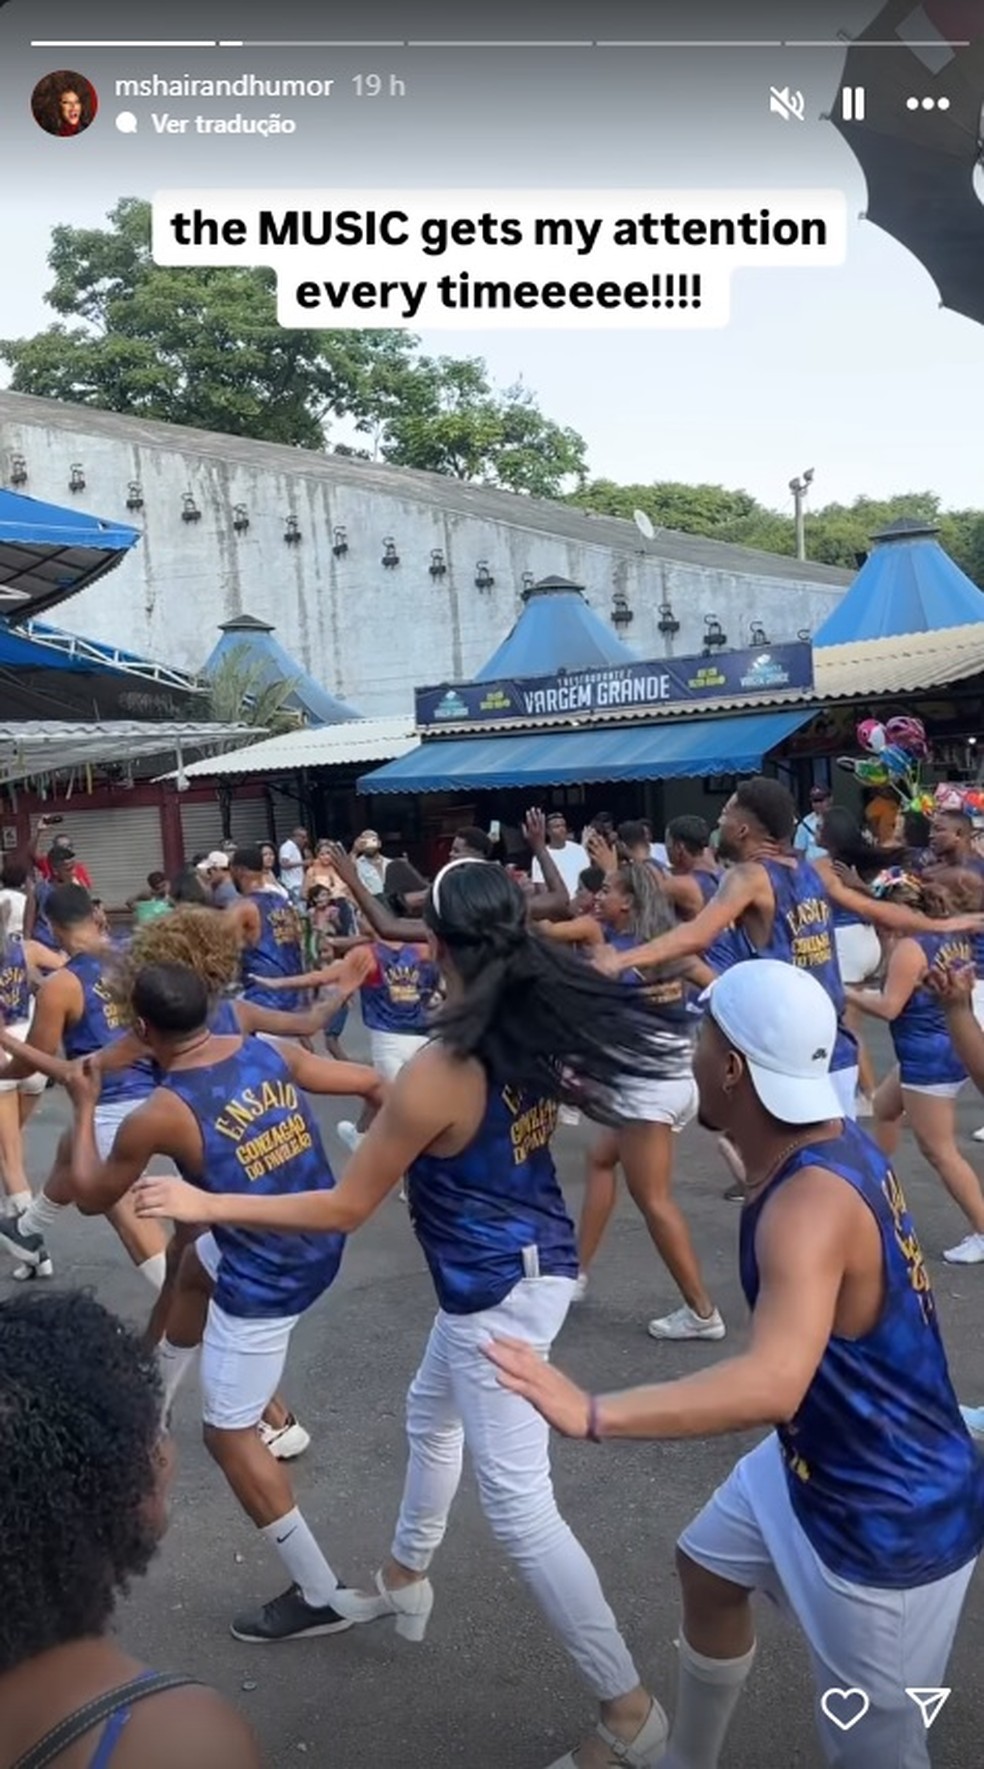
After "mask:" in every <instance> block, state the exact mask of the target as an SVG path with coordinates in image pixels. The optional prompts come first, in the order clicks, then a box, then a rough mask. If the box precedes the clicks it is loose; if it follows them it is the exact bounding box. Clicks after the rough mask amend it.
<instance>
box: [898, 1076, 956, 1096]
mask: <svg viewBox="0 0 984 1769" xmlns="http://www.w3.org/2000/svg"><path fill="white" fill-rule="evenodd" d="M899 1086H900V1087H901V1089H902V1092H903V1093H925V1094H926V1095H928V1097H929V1098H930V1099H956V1097H957V1095H958V1093H960V1092H962V1090H963V1087H964V1082H963V1081H933V1082H930V1083H929V1084H928V1085H927V1086H926V1087H917V1086H915V1085H914V1083H913V1082H911V1081H902V1080H900V1082H899Z"/></svg>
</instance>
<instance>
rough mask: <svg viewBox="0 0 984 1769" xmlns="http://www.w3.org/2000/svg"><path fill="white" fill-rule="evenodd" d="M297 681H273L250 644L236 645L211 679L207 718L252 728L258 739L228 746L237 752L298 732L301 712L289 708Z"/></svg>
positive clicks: (241, 740)
mask: <svg viewBox="0 0 984 1769" xmlns="http://www.w3.org/2000/svg"><path fill="white" fill-rule="evenodd" d="M297 686H298V684H297V681H296V680H294V681H278V682H271V681H270V680H269V679H268V677H267V674H266V671H265V669H264V667H263V663H262V662H261V660H260V659H258V658H256V657H254V656H253V655H252V653H251V650H250V647H249V646H248V645H234V646H232V648H231V649H230V650H229V651H227V652H226V653H225V656H224V657H222V658H220V659H219V662H218V664H217V665H216V667H215V669H214V670H213V671H212V673H211V675H210V676H209V679H208V700H209V708H208V718H209V719H210V720H213V721H214V723H215V724H217V725H251V726H252V727H253V728H254V730H255V732H256V736H255V737H252V738H250V737H245V738H243V737H237V738H236V739H235V740H234V741H233V742H231V743H230V744H229V745H228V746H227V747H229V748H231V749H238V748H240V747H241V746H242V745H243V744H246V743H255V742H257V741H259V739H260V738H262V737H277V736H279V734H280V733H281V732H282V731H296V730H297V728H298V726H299V725H302V724H303V722H304V721H303V718H302V716H301V714H300V713H299V712H297V711H296V710H295V709H294V708H292V707H291V706H289V705H288V702H289V701H290V699H291V698H292V696H293V695H294V694H295V693H296V691H297Z"/></svg>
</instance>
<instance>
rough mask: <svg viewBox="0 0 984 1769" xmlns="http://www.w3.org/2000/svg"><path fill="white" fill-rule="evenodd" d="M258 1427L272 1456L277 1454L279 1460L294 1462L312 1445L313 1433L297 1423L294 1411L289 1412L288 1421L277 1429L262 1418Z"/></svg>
mask: <svg viewBox="0 0 984 1769" xmlns="http://www.w3.org/2000/svg"><path fill="white" fill-rule="evenodd" d="M256 1429H257V1431H258V1432H259V1435H260V1437H261V1439H262V1441H263V1442H264V1443H265V1444H266V1447H267V1449H268V1450H269V1451H270V1454H271V1456H276V1458H277V1461H278V1462H293V1461H294V1460H295V1458H296V1457H297V1456H303V1454H304V1451H305V1450H306V1449H310V1447H311V1433H310V1432H309V1431H305V1429H304V1427H303V1425H299V1424H298V1423H297V1420H296V1419H295V1418H294V1415H293V1413H290V1414H288V1416H287V1420H286V1422H285V1423H284V1424H283V1425H281V1426H280V1428H279V1430H277V1431H275V1430H274V1428H273V1426H272V1425H268V1424H267V1422H266V1420H265V1419H261V1420H260V1423H259V1424H258V1426H257V1427H256Z"/></svg>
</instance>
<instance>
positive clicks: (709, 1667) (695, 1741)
mask: <svg viewBox="0 0 984 1769" xmlns="http://www.w3.org/2000/svg"><path fill="white" fill-rule="evenodd" d="M754 1658H755V1647H754V1646H753V1647H752V1649H751V1651H750V1652H746V1653H745V1655H744V1657H743V1658H705V1657H704V1654H703V1653H701V1652H695V1651H694V1649H693V1647H692V1646H691V1645H690V1644H689V1643H688V1641H687V1640H686V1639H685V1638H684V1636H683V1634H681V1635H680V1669H679V1675H678V1681H677V1705H676V1714H675V1716H674V1720H673V1729H672V1731H671V1733H670V1746H669V1750H668V1751H667V1753H666V1756H665V1757H664V1758H663V1762H662V1765H661V1769H718V1761H719V1759H720V1755H721V1748H722V1746H723V1744H724V1739H725V1734H726V1733H727V1730H728V1727H729V1725H730V1724H731V1716H732V1714H733V1713H734V1711H735V1708H736V1707H737V1705H738V1698H739V1696H740V1695H741V1692H742V1690H743V1688H744V1687H745V1683H746V1682H747V1680H748V1674H749V1672H750V1670H751V1668H752V1662H753V1660H754Z"/></svg>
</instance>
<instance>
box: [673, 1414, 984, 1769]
mask: <svg viewBox="0 0 984 1769" xmlns="http://www.w3.org/2000/svg"><path fill="white" fill-rule="evenodd" d="M913 1527H917V1526H916V1525H915V1524H914V1526H913ZM680 1547H681V1549H682V1550H683V1552H684V1554H686V1555H687V1556H688V1557H689V1559H691V1560H694V1561H696V1563H697V1565H698V1566H702V1567H705V1568H706V1570H707V1571H708V1572H712V1573H715V1574H716V1575H717V1577H718V1578H721V1579H727V1580H728V1581H729V1582H730V1583H731V1584H734V1585H741V1586H742V1587H743V1588H744V1589H745V1590H748V1591H761V1592H762V1593H763V1594H764V1595H765V1596H767V1597H769V1598H770V1599H771V1600H772V1601H773V1602H774V1603H775V1604H776V1605H777V1606H778V1607H779V1608H780V1609H781V1610H782V1611H783V1612H784V1613H785V1614H786V1615H788V1616H791V1617H792V1618H793V1619H794V1620H795V1621H796V1622H798V1623H799V1626H800V1628H801V1629H802V1631H803V1633H804V1634H805V1636H806V1640H807V1644H808V1646H809V1648H810V1657H811V1660H812V1663H813V1679H814V1686H815V1689H816V1695H817V1701H816V1710H815V1711H816V1719H817V1727H818V1730H819V1733H820V1739H821V1743H822V1745H823V1748H824V1752H825V1755H826V1758H827V1762H828V1763H830V1764H832V1765H835V1766H836V1769H882V1766H883V1765H884V1766H886V1769H887V1765H889V1764H891V1769H929V1752H928V1750H927V1744H926V1740H927V1734H926V1730H925V1727H924V1726H923V1721H922V1716H921V1714H920V1712H919V1709H918V1708H917V1707H916V1705H915V1703H914V1702H912V1701H911V1700H910V1699H909V1697H908V1696H907V1695H906V1693H905V1691H906V1689H907V1688H910V1689H912V1688H922V1689H933V1688H937V1687H940V1686H942V1685H943V1684H944V1682H945V1677H946V1667H947V1661H948V1659H949V1657H950V1652H951V1650H952V1647H953V1638H954V1635H955V1634H956V1631H957V1623H958V1622H959V1620H960V1612H961V1610H962V1608H963V1604H964V1598H965V1597H966V1595H967V1587H968V1585H969V1584H970V1580H971V1576H972V1574H973V1571H974V1566H975V1564H976V1562H975V1561H970V1562H969V1563H968V1565H967V1566H964V1567H961V1568H960V1570H959V1571H958V1572H955V1573H951V1574H950V1576H949V1577H948V1578H944V1579H937V1580H936V1581H935V1583H933V1584H930V1585H920V1586H918V1587H916V1589H914V1590H910V1591H892V1590H883V1589H881V1588H879V1587H875V1586H868V1585H854V1584H851V1583H849V1581H848V1580H847V1579H842V1578H838V1577H837V1575H836V1573H832V1572H831V1571H830V1570H829V1568H828V1567H826V1566H825V1565H824V1564H823V1562H822V1560H821V1559H820V1558H819V1555H818V1554H817V1553H816V1551H815V1549H814V1548H813V1547H812V1546H811V1544H810V1541H809V1538H808V1537H807V1535H806V1533H805V1531H804V1530H803V1529H802V1527H801V1526H800V1524H799V1522H798V1521H797V1518H796V1515H795V1513H794V1511H793V1507H792V1503H791V1501H790V1497H789V1489H788V1486H787V1484H786V1472H785V1469H784V1467H783V1461H782V1451H781V1449H780V1446H779V1439H778V1437H777V1436H776V1434H775V1433H774V1432H773V1433H772V1435H771V1436H770V1437H768V1438H766V1440H765V1442H764V1443H762V1444H760V1445H759V1447H758V1449H756V1450H753V1451H752V1453H751V1455H749V1456H743V1457H742V1460H741V1461H740V1462H739V1463H738V1464H737V1466H736V1467H735V1468H734V1469H733V1470H732V1472H731V1474H730V1475H729V1477H728V1479H727V1480H726V1481H725V1483H724V1485H723V1486H721V1487H719V1488H718V1490H717V1492H716V1493H715V1494H714V1497H713V1498H712V1499H711V1501H710V1503H709V1504H708V1505H705V1507H704V1509H703V1511H701V1513H700V1514H699V1516H698V1517H696V1518H695V1519H694V1522H693V1523H692V1524H691V1525H690V1526H689V1528H688V1529H686V1530H684V1532H683V1535H682V1536H681V1537H680ZM828 1689H844V1690H848V1689H863V1690H864V1692H865V1694H866V1695H867V1696H868V1698H869V1701H870V1703H871V1706H870V1707H869V1709H868V1712H867V1713H866V1714H865V1717H864V1719H863V1720H861V1721H859V1722H858V1724H857V1725H856V1726H855V1727H853V1728H852V1730H851V1731H850V1732H841V1731H839V1730H838V1728H837V1727H836V1726H834V1725H832V1724H831V1722H830V1721H829V1720H828V1719H827V1717H826V1715H825V1714H824V1713H823V1710H822V1709H821V1707H820V1697H821V1696H822V1695H823V1694H824V1693H825V1691H826V1690H828Z"/></svg>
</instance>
